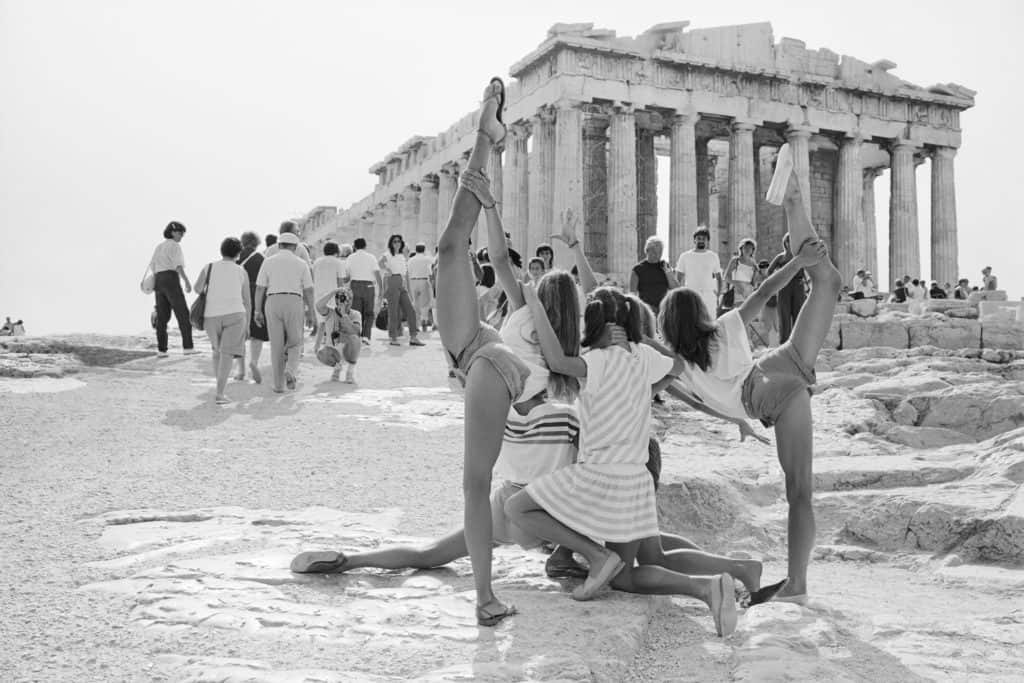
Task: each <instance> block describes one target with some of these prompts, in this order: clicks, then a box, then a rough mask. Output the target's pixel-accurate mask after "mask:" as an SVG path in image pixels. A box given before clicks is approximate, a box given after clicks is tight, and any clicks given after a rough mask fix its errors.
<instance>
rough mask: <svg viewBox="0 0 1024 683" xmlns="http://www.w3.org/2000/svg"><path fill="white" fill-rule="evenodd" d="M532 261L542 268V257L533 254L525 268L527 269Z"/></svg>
mask: <svg viewBox="0 0 1024 683" xmlns="http://www.w3.org/2000/svg"><path fill="white" fill-rule="evenodd" d="M534 263H536V264H537V265H539V266H540V269H541V270H544V259H542V258H541V257H540V256H534V257H533V258H531V259H530V260H529V261H528V262H527V264H526V269H527V270H529V269H530V266H532V265H533V264H534Z"/></svg>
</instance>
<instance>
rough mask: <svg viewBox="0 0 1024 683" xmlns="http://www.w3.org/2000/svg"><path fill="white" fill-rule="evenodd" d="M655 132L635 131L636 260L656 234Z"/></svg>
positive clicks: (656, 179) (639, 129)
mask: <svg viewBox="0 0 1024 683" xmlns="http://www.w3.org/2000/svg"><path fill="white" fill-rule="evenodd" d="M654 135H655V131H653V130H650V129H649V128H644V127H643V126H638V127H637V130H636V257H637V258H636V260H637V261H639V260H640V255H641V254H643V252H644V243H645V242H646V241H647V238H648V237H650V236H651V235H656V234H657V233H658V157H657V156H656V155H655V154H654Z"/></svg>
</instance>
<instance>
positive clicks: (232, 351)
mask: <svg viewBox="0 0 1024 683" xmlns="http://www.w3.org/2000/svg"><path fill="white" fill-rule="evenodd" d="M241 252H242V243H241V242H240V241H239V240H238V239H237V238H235V237H228V238H226V239H225V240H224V241H223V242H221V243H220V256H221V260H220V261H217V262H215V263H211V264H210V265H209V266H207V267H206V268H205V269H204V270H203V272H202V273H200V274H199V278H198V279H197V280H196V289H198V290H200V291H203V290H204V289H205V291H206V310H205V311H204V313H205V316H204V318H205V320H204V322H203V327H204V328H205V329H206V334H207V336H209V338H210V346H211V348H212V349H213V374H214V375H216V377H217V394H216V396H215V397H214V400H215V401H216V403H217V405H224V404H226V403H230V399H228V397H227V394H225V393H224V392H225V389H226V388H227V384H228V375H229V374H231V364H232V363H233V362H234V359H235V358H242V357H243V356H244V355H245V337H246V331H247V329H246V328H247V327H248V321H249V319H250V318H251V317H252V315H251V311H252V297H251V294H250V292H249V276H248V275H246V273H245V271H244V270H243V269H242V267H241V266H239V265H238V264H237V263H236V262H235V261H236V259H238V255H239V254H240V253H241Z"/></svg>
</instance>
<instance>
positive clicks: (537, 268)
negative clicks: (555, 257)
mask: <svg viewBox="0 0 1024 683" xmlns="http://www.w3.org/2000/svg"><path fill="white" fill-rule="evenodd" d="M526 272H527V275H528V276H529V280H528V282H530V283H532V284H534V285H536V284H537V283H538V282H540V279H541V277H542V276H543V275H544V259H542V258H541V257H539V256H534V257H533V258H531V259H530V262H529V263H528V264H527V265H526Z"/></svg>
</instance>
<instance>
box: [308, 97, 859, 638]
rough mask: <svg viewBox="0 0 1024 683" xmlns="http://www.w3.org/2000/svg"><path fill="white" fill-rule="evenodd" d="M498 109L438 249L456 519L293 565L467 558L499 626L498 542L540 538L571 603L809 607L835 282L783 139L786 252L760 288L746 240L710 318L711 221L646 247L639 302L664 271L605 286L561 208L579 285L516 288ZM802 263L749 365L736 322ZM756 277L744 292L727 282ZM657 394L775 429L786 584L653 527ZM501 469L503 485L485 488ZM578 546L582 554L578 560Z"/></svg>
mask: <svg viewBox="0 0 1024 683" xmlns="http://www.w3.org/2000/svg"><path fill="white" fill-rule="evenodd" d="M504 100H505V91H504V85H503V83H502V82H501V80H500V79H492V81H491V83H490V84H489V85H488V87H487V89H486V90H485V93H484V100H483V103H482V105H481V109H480V114H479V126H478V131H477V133H476V139H475V144H474V146H473V150H472V152H471V154H470V157H469V161H468V164H467V168H466V169H465V170H464V171H463V172H462V174H461V176H460V178H459V186H458V189H457V191H456V194H455V197H454V201H453V204H452V208H451V215H450V218H449V220H448V223H447V225H446V227H445V230H444V232H443V234H442V235H441V238H440V242H439V245H438V254H437V260H436V261H437V263H436V268H437V272H436V301H435V303H434V315H435V322H436V323H437V328H438V331H439V332H440V337H441V342H442V344H443V347H444V349H445V355H446V359H447V361H448V363H449V365H450V367H451V369H452V372H453V373H454V375H455V376H456V377H458V378H459V380H460V382H461V383H462V385H463V387H464V391H465V423H464V430H465V452H464V473H463V490H464V494H465V511H464V528H463V529H460V530H457V531H455V532H452V533H451V534H449V535H447V536H445V537H443V538H441V539H438V540H436V541H434V542H432V543H430V544H427V545H425V546H419V547H412V546H394V547H386V548H382V549H378V550H374V551H371V552H365V553H358V554H348V553H345V552H344V551H341V550H313V551H306V552H302V553H300V554H299V555H297V556H296V557H295V558H294V559H293V560H292V563H291V568H292V570H293V571H295V572H299V573H337V572H345V571H349V570H352V569H356V568H360V567H387V568H399V567H420V568H425V567H436V566H439V565H442V564H444V563H446V562H449V561H451V560H453V559H455V558H457V557H462V556H465V555H468V556H469V558H470V562H471V565H472V569H473V577H474V583H475V588H476V618H477V622H478V623H479V624H480V625H482V626H494V625H496V624H497V623H499V622H500V621H501V620H503V619H505V618H507V617H509V616H511V615H514V614H515V613H516V608H515V606H514V605H512V604H509V603H507V602H504V601H502V600H500V599H499V598H498V597H497V596H496V595H495V593H494V591H493V589H492V575H491V563H492V548H493V546H494V545H495V544H502V543H516V544H519V545H521V546H523V547H524V548H531V547H537V546H539V545H541V544H542V543H545V542H546V543H548V544H551V545H553V546H555V547H556V550H555V552H554V553H553V554H552V555H551V557H550V558H549V559H548V561H547V563H546V571H547V572H548V574H549V575H551V576H557V577H579V578H582V579H583V581H582V583H581V584H580V585H579V586H578V587H576V588H575V590H574V591H573V594H572V597H573V598H574V599H576V600H590V599H592V598H594V597H595V596H597V595H598V593H599V592H600V591H601V590H602V589H603V588H604V587H605V586H607V585H610V586H611V587H612V588H614V589H617V590H622V591H628V592H634V593H644V594H651V593H659V594H677V595H689V596H692V597H695V598H697V599H699V600H701V601H703V602H704V603H705V604H706V605H707V606H708V608H709V610H710V612H711V614H712V616H713V619H714V623H715V627H716V631H717V633H719V634H720V635H728V634H729V633H730V632H732V630H733V629H734V628H735V626H736V615H737V604H736V592H735V588H736V587H735V580H739V582H740V583H742V584H743V586H744V587H745V588H746V590H747V591H748V592H749V597H748V598H747V601H748V604H750V605H754V604H758V603H760V602H764V601H767V600H784V601H789V602H795V603H800V604H803V603H805V602H806V600H807V595H808V585H807V565H808V561H809V558H810V552H811V548H812V546H813V542H814V529H815V527H814V514H813V511H812V507H811V493H812V488H813V482H812V466H811V463H812V455H813V448H812V431H813V430H812V426H813V425H812V418H811V402H810V393H811V392H810V387H811V386H812V385H813V384H814V382H815V373H814V364H815V360H816V358H817V355H818V352H819V350H820V348H821V345H822V343H823V341H824V338H825V336H826V334H827V332H828V329H829V326H830V323H831V320H832V315H833V311H834V309H835V302H836V298H837V296H838V294H839V291H840V289H841V278H840V275H839V273H838V272H837V271H836V269H835V267H834V266H833V265H832V263H831V262H830V261H829V259H828V254H827V249H826V248H825V246H824V244H823V242H822V241H821V240H819V238H818V236H817V234H816V233H815V230H814V228H813V226H812V224H811V221H810V217H809V216H808V213H807V210H806V209H805V208H804V203H803V201H802V198H801V194H800V188H799V184H798V183H797V182H796V181H795V177H794V174H793V172H792V170H793V156H792V154H791V151H790V149H789V147H788V145H785V146H783V147H782V149H781V150H780V153H779V156H778V162H777V167H776V171H775V176H774V178H773V180H772V185H771V187H770V189H769V191H768V201H770V202H772V203H774V204H778V205H782V206H783V207H784V210H785V213H786V216H787V220H788V224H789V229H790V233H789V235H788V236H787V240H786V244H787V247H786V251H785V252H784V253H783V254H780V257H781V258H778V259H777V260H778V261H780V262H781V263H778V264H776V266H777V267H776V268H775V269H774V271H772V272H770V273H768V274H767V275H766V276H765V277H764V278H763V280H761V281H757V282H755V276H754V275H753V273H754V272H755V271H754V270H753V267H752V266H751V263H750V262H751V259H752V257H753V250H752V249H750V246H751V245H746V244H745V245H741V247H740V253H739V254H737V257H736V259H735V264H733V263H730V268H728V269H727V273H726V275H727V276H728V277H726V278H724V279H726V280H727V281H729V280H730V279H731V282H732V283H733V289H734V290H741V291H736V294H734V296H739V297H740V300H739V301H738V302H736V301H735V299H734V301H733V305H732V306H731V307H729V308H728V310H726V311H724V312H723V313H722V314H721V315H718V312H719V310H718V309H719V308H721V307H720V305H719V304H720V301H719V300H718V296H717V295H718V294H719V292H720V290H721V279H720V278H721V276H722V273H720V272H719V266H718V265H717V261H718V260H717V257H714V256H713V253H711V252H709V251H708V237H709V235H708V233H707V231H706V230H698V231H697V233H696V234H695V235H694V249H693V250H692V251H690V252H687V253H686V254H684V255H682V256H681V257H680V260H679V262H678V264H677V267H676V269H675V271H676V272H674V273H671V272H670V271H669V269H668V268H667V266H665V265H664V264H663V263H662V262H661V260H660V256H661V253H660V252H661V247H660V245H659V244H658V243H657V242H656V241H655V242H650V243H649V244H648V259H647V261H646V262H645V263H641V264H639V265H638V268H641V270H640V272H637V271H636V270H634V276H635V278H636V281H635V282H633V283H632V284H633V286H632V287H631V288H630V289H632V290H634V291H636V292H638V293H639V292H641V290H642V292H643V294H644V295H645V296H646V297H647V299H650V298H651V291H650V290H651V286H650V285H651V283H650V282H649V280H648V278H647V274H649V273H652V272H661V273H663V274H664V275H665V277H666V279H667V280H668V288H667V289H666V290H665V291H664V292H661V293H660V295H659V296H657V300H656V301H654V302H653V304H652V303H650V302H648V301H645V299H644V298H641V296H639V295H638V294H633V293H632V292H627V291H623V290H621V289H619V288H618V287H615V286H609V285H604V286H598V283H597V281H596V278H595V276H594V273H593V271H592V270H591V268H590V264H589V263H588V260H587V257H586V255H585V254H584V251H583V248H582V245H581V242H580V238H579V236H580V233H581V230H580V226H579V216H576V215H574V214H573V213H572V212H571V211H569V212H566V213H565V214H563V215H561V216H560V217H559V222H560V224H561V225H560V228H561V229H560V232H559V234H557V235H554V236H553V239H557V240H560V241H562V242H564V243H565V245H566V247H567V248H568V249H569V250H570V252H571V253H572V254H573V257H574V260H575V262H576V270H577V275H578V280H579V283H578V284H577V280H576V278H575V277H573V275H572V274H571V273H569V272H566V271H564V270H560V269H558V268H550V264H545V267H546V268H547V270H546V272H544V274H543V275H539V270H540V264H538V265H537V266H536V267H535V266H534V262H533V261H532V260H531V261H530V262H529V263H527V270H528V272H529V273H530V276H529V277H527V278H525V279H526V280H527V281H526V282H524V278H522V277H520V276H518V274H517V271H516V269H515V268H514V266H513V264H512V255H511V251H510V249H509V248H508V244H507V238H506V235H505V232H504V229H503V226H502V223H501V217H500V214H499V213H498V211H497V210H496V201H495V197H494V195H493V193H492V190H491V186H490V181H489V179H488V178H487V176H486V175H485V173H484V170H483V169H484V168H486V165H487V161H488V158H489V156H490V154H491V151H492V149H493V148H494V146H495V145H496V144H498V143H500V142H502V140H503V138H504V136H505V134H506V128H505V125H504V124H503V123H502V108H503V105H504ZM481 211H483V212H484V215H485V218H486V221H485V222H486V229H487V234H488V245H489V247H488V253H487V263H488V264H489V265H490V267H491V269H492V271H493V276H494V278H495V281H496V282H497V286H498V287H500V289H501V294H502V296H504V297H505V300H506V303H505V313H504V315H503V322H504V324H503V325H502V327H501V331H500V332H499V331H498V330H496V329H495V328H494V327H491V326H490V325H488V324H487V323H486V322H483V321H482V320H481V315H480V305H479V304H480V297H479V295H480V293H479V291H478V288H479V287H481V286H482V285H481V278H480V277H479V276H478V274H476V273H475V272H474V262H476V261H479V258H478V257H479V255H477V254H474V252H473V251H472V249H471V246H470V236H471V234H472V231H473V228H474V226H475V225H476V223H477V219H478V216H479V213H480V212H481ZM789 244H792V245H795V248H794V249H792V250H790V249H789V247H788V245H789ZM538 258H539V257H538ZM712 260H713V261H714V263H712ZM647 264H650V265H647ZM769 265H770V264H769ZM748 269H749V270H748ZM757 270H758V271H760V270H762V269H761V268H760V265H759V264H758V268H757ZM764 270H769V268H765V269H764ZM534 272H536V273H537V276H536V277H535V276H533V273H534ZM801 273H804V274H805V277H806V278H807V279H808V280H809V282H810V291H809V295H808V297H807V300H806V301H804V302H802V307H801V308H800V313H799V315H797V316H796V320H795V323H794V324H793V326H792V329H791V330H790V332H789V334H788V340H787V341H786V342H785V343H783V344H781V345H780V346H779V347H778V348H775V349H772V350H771V351H769V352H768V353H766V354H765V355H763V356H761V357H760V358H759V359H758V360H756V361H755V360H754V359H753V357H752V352H751V348H750V342H749V339H748V337H747V331H746V327H747V325H748V324H749V323H750V322H751V321H752V320H754V319H755V318H757V317H758V316H760V315H762V313H763V311H764V309H765V307H766V306H767V305H768V302H769V300H770V299H772V298H773V297H779V296H780V295H781V293H782V292H783V290H784V289H785V288H786V287H787V286H790V285H791V283H793V281H794V280H795V279H796V278H798V277H800V276H801ZM747 281H749V284H750V288H749V289H745V288H743V287H739V288H737V287H736V283H740V282H747ZM680 285H681V286H680ZM578 287H579V288H581V289H582V290H583V292H584V299H583V301H582V302H581V300H580V296H579V290H578ZM801 287H802V284H801ZM581 303H582V305H581ZM655 311H657V312H655ZM658 391H666V392H668V393H670V394H672V395H673V396H676V397H678V398H680V399H681V400H683V401H684V402H686V403H687V404H689V405H691V406H693V407H695V408H696V409H698V410H701V411H703V412H705V413H708V414H710V415H713V416H716V417H718V418H720V419H723V420H727V421H729V422H732V423H735V424H736V425H737V426H739V428H740V434H741V438H746V437H747V436H749V435H752V434H753V430H752V428H751V427H750V425H749V424H748V420H751V419H757V420H760V421H761V422H762V423H763V424H764V425H766V426H769V425H771V426H774V430H775V440H776V444H777V448H778V457H779V461H780V463H781V465H782V470H783V472H784V475H785V484H786V497H787V501H788V503H789V524H788V532H789V544H788V572H787V577H786V578H785V579H783V580H781V581H778V582H777V583H774V584H771V585H769V586H762V581H761V579H762V577H761V573H762V567H761V563H760V562H757V561H754V560H737V559H732V558H727V557H723V556H720V555H715V554H713V553H709V552H707V551H705V550H702V549H700V548H697V547H696V546H695V544H693V543H692V542H690V541H688V540H687V539H685V538H682V537H679V536H674V535H671V534H665V533H662V532H661V530H660V529H659V526H658V516H657V508H656V503H655V488H656V486H657V480H658V476H659V473H660V449H659V448H658V445H657V442H656V441H655V440H653V439H652V438H651V436H650V431H651V402H652V397H653V395H654V394H655V393H656V392H658ZM681 419H685V418H681ZM495 474H497V476H498V477H499V478H500V479H501V482H500V483H499V484H498V485H497V486H495V487H494V488H493V489H492V485H491V484H492V479H493V478H494V476H495ZM574 552H575V553H578V554H579V555H580V556H582V558H584V559H585V560H586V563H585V564H583V563H577V562H576V560H575V559H574V556H573V553H574Z"/></svg>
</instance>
